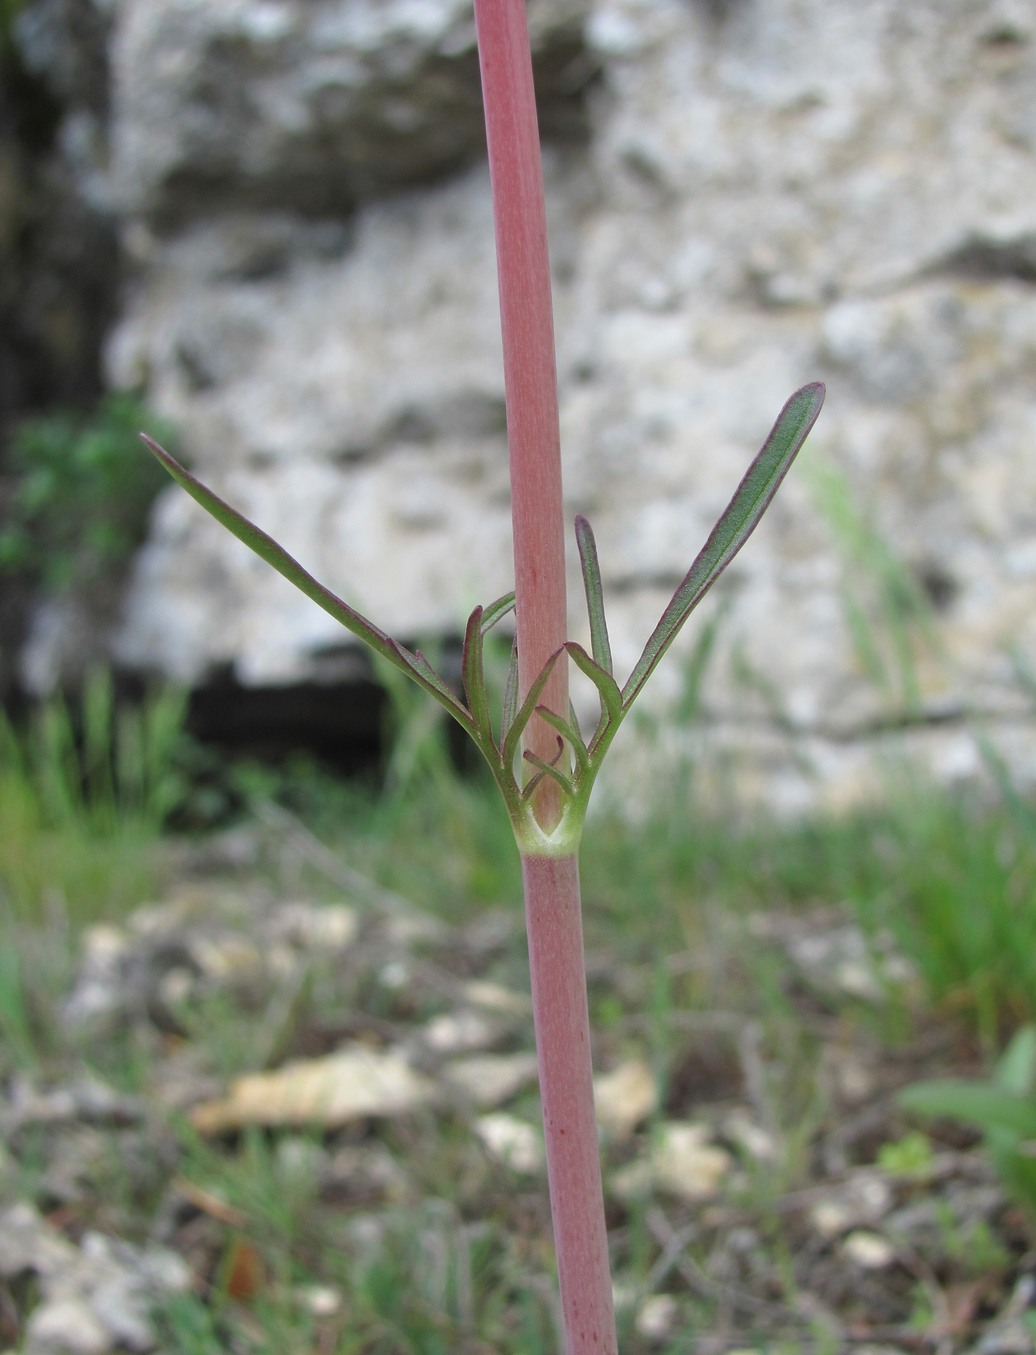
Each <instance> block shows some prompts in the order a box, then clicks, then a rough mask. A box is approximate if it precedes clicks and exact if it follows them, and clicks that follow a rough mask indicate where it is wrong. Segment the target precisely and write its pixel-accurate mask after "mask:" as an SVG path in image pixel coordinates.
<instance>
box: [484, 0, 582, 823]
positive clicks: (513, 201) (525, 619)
mask: <svg viewBox="0 0 1036 1355" xmlns="http://www.w3.org/2000/svg"><path fill="white" fill-rule="evenodd" d="M475 22H476V26H477V30H478V47H479V60H480V63H481V68H482V91H483V101H484V103H485V112H486V139H487V142H488V146H489V171H490V179H491V182H492V188H493V216H494V221H495V225H496V252H497V273H498V277H499V287H500V313H501V321H502V327H503V340H504V389H505V393H506V403H507V435H508V443H509V449H510V465H511V517H512V522H513V524H514V572H515V595H516V605H515V617H516V624H517V628H518V685H519V692H520V696H521V697H524V695H525V693H526V692H527V691H528V690H529V688H530V686H531V685H532V683H533V682H534V681H535V679H536V677H537V676H538V674H539V673H540V672H541V671H542V669H543V666H544V664H545V663H546V662H547V660H548V659H549V658H550V656H551V655H552V654H553V653H555V652H556V651H557V650H558V649H559V648H560V647H561V646H562V645H563V644H564V642H565V640H566V639H567V638H568V615H567V604H566V598H565V524H564V515H563V508H562V497H561V439H560V433H559V428H558V390H557V370H556V365H555V357H554V319H553V309H552V305H551V290H550V260H549V256H548V252H547V216H546V209H545V207H544V201H543V167H542V163H541V160H540V139H539V130H538V127H537V122H536V100H535V93H534V90H533V82H532V55H531V51H530V48H529V33H528V25H527V22H526V17H525V0H475ZM542 700H543V705H545V706H546V707H547V708H548V709H550V710H552V711H553V712H554V713H555V714H558V715H561V716H564V717H565V718H567V717H568V674H567V668H566V665H565V664H564V663H558V664H557V665H556V666H555V669H554V673H553V675H552V677H551V680H550V682H549V683H548V684H547V687H546V689H545V691H544V694H543V698H542ZM525 747H526V749H527V751H529V752H532V753H535V754H536V755H537V756H538V757H540V758H542V759H543V760H544V761H545V762H552V761H553V760H554V758H555V757H556V756H557V751H558V736H557V734H556V733H555V732H554V730H552V729H551V728H550V726H549V725H547V724H546V723H545V722H544V721H543V720H540V719H538V718H533V720H532V721H530V724H529V729H528V732H527V735H526V741H525ZM535 807H536V812H537V817H538V818H539V820H540V823H541V825H542V826H543V827H544V828H546V829H547V830H548V831H549V830H550V829H551V828H553V827H554V825H555V823H556V822H557V818H558V815H559V811H560V799H559V789H558V787H557V786H556V785H555V784H554V783H553V782H552V781H550V780H549V779H545V780H544V782H543V784H542V787H541V789H540V791H539V793H538V795H537V801H536V806H535Z"/></svg>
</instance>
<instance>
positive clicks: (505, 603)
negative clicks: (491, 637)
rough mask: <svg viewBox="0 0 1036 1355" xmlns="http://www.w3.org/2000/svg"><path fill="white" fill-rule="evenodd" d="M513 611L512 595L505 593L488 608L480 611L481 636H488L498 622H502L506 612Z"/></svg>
mask: <svg viewBox="0 0 1036 1355" xmlns="http://www.w3.org/2000/svg"><path fill="white" fill-rule="evenodd" d="M513 611H514V594H513V593H505V594H504V596H503V597H502V598H497V600H496V601H495V602H491V603H490V604H489V606H488V607H483V609H482V634H483V635H488V633H489V632H490V631H491V630H492V629H493V627H494V626H495V625H496V623H497V622H498V621H502V620H503V619H504V617H505V616H506V615H507V614H508V612H513Z"/></svg>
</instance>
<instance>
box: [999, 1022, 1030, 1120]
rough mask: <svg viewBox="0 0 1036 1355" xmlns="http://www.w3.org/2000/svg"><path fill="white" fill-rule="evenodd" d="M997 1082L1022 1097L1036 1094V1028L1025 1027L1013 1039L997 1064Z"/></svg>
mask: <svg viewBox="0 0 1036 1355" xmlns="http://www.w3.org/2000/svg"><path fill="white" fill-rule="evenodd" d="M996 1080H997V1084H998V1085H999V1086H1001V1087H1004V1088H1006V1089H1007V1091H1011V1092H1018V1093H1019V1095H1022V1096H1025V1095H1028V1096H1030V1097H1032V1096H1033V1093H1034V1092H1036V1026H1023V1027H1022V1028H1021V1030H1019V1031H1018V1033H1017V1034H1016V1035H1015V1037H1014V1038H1013V1039H1012V1041H1011V1043H1010V1044H1009V1045H1008V1046H1007V1048H1006V1049H1005V1050H1004V1052H1003V1054H1001V1056H1000V1059H999V1061H998V1062H997V1065H996ZM1034 1104H1036V1099H1034Z"/></svg>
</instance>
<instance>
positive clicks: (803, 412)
mask: <svg viewBox="0 0 1036 1355" xmlns="http://www.w3.org/2000/svg"><path fill="white" fill-rule="evenodd" d="M823 402H824V386H823V384H822V383H821V382H819V381H817V382H812V383H811V384H810V385H807V386H803V387H802V389H801V390H798V391H796V392H795V394H794V395H792V396H791V398H790V399H789V400H788V401H787V403H786V404H785V406H784V408H783V409H782V410H781V412H780V414H779V415H778V416H777V421H776V423H775V424H774V426H773V428H772V429H771V431H770V435H769V437H768V438H767V439H766V441H765V442H764V444H763V446H762V449H761V450H760V452H759V453H758V455H757V456H756V457H755V459H754V460H753V461H752V464H751V465H750V466H749V468H748V471H747V472H746V474H745V476H744V479H743V480H742V481H741V483H740V485H739V486H738V487H737V490H736V491H735V493H734V496H733V498H732V499H731V500H730V503H729V504H728V505H727V507H726V509H725V510H724V512H723V514H722V516H721V517H720V519H719V521H718V522H717V523H716V525H715V527H714V528H713V529H712V532H711V533H710V535H709V538H708V540H707V541H706V542H705V545H704V546H703V547H702V549H701V551H700V552H699V554H698V557H697V559H696V560H695V561H694V563H693V564H692V565H691V567H690V569H689V570H688V571H687V573H686V575H685V576H684V578H683V580H682V582H681V583H680V586H679V587H678V588H677V590H676V592H675V593H674V594H673V596H672V598H671V600H670V602H669V604H668V605H667V607H666V608H665V611H664V612H663V613H662V616H661V618H660V619H659V622H658V624H657V626H656V627H655V629H654V630H653V631H652V633H651V635H650V637H649V639H648V641H647V644H646V645H645V646H644V652H643V653H642V654H641V656H640V658H639V660H638V661H637V663H636V665H635V666H634V668H633V671H632V673H631V674H630V676H629V677H628V678H627V680H626V683H625V685H624V686H622V687H620V686H619V684H618V682H617V681H616V679H615V677H614V675H613V672H612V657H611V645H610V643H609V640H608V627H607V623H606V621H605V614H604V594H603V589H602V586H601V571H600V567H599V565H598V561H597V547H596V544H595V542H594V536H593V532H592V531H591V530H590V524H589V523H588V522H587V520H586V519H585V518H584V517H577V518H576V520H575V531H576V542H577V545H578V548H579V560H580V565H581V568H582V575H583V587H584V590H585V593H586V605H587V611H588V613H589V620H590V649H591V652H590V653H589V654H588V653H587V652H586V650H585V649H584V648H583V646H582V645H579V644H577V643H575V642H574V641H571V640H570V641H567V642H566V643H565V644H564V645H563V646H562V647H561V649H559V650H558V651H557V652H556V653H554V654H552V655H551V657H550V658H549V659H548V660H547V663H546V664H545V666H544V668H543V670H542V671H541V672H540V674H539V676H538V677H537V678H536V680H535V682H533V684H532V686H531V687H530V689H529V691H528V692H527V693H526V694H525V697H524V699H523V700H522V701H521V703H520V704H519V701H518V668H517V651H516V650H512V655H511V665H510V669H509V672H508V677H507V683H506V686H505V689H504V702H503V712H502V715H501V719H500V723H499V726H498V730H496V731H494V728H493V721H492V717H491V714H490V709H489V700H488V696H487V692H486V681H485V672H484V666H483V647H484V641H485V637H486V635H487V633H488V632H489V631H490V630H491V629H492V627H493V626H495V625H496V624H497V622H499V621H500V620H501V619H502V618H503V617H505V616H507V615H508V614H509V613H510V612H511V611H512V610H513V608H514V594H513V593H509V594H507V596H505V597H502V598H499V599H498V600H497V601H496V602H493V603H491V604H490V605H489V606H488V607H484V608H483V607H476V608H475V610H474V611H473V612H472V613H471V616H470V617H469V619H468V623H467V627H466V629H465V634H464V648H463V652H462V657H461V677H462V683H463V689H464V700H461V699H460V698H459V697H458V696H457V694H456V693H455V692H454V691H453V690H452V689H451V688H450V687H449V686H448V685H447V683H446V682H445V681H444V680H443V679H442V677H440V675H439V674H438V673H437V672H436V671H435V669H434V668H433V667H432V665H431V664H430V663H429V662H428V660H427V659H426V658H425V656H424V655H423V654H422V653H421V651H420V650H416V651H415V650H411V649H408V648H407V647H406V646H405V645H402V644H400V643H399V641H398V640H394V639H393V638H392V637H391V636H390V635H387V634H386V633H385V632H384V631H383V630H381V629H380V628H379V627H378V626H376V625H374V623H373V622H372V621H368V620H367V618H366V617H365V616H362V615H361V614H360V613H359V612H357V611H356V610H355V609H354V608H352V607H350V606H349V605H348V603H346V602H343V601H342V599H341V598H340V597H337V596H336V595H335V594H334V593H332V592H331V590H330V589H329V588H326V587H325V586H324V585H323V584H322V583H320V582H319V581H318V580H317V579H315V578H314V577H313V575H312V574H310V573H309V572H308V571H307V570H305V569H304V568H303V567H302V565H300V564H299V562H298V561H297V560H295V559H294V558H293V557H292V556H291V555H289V554H288V552H287V551H286V550H284V549H283V547H282V546H280V545H278V543H277V542H276V541H274V540H273V538H272V537H270V536H268V535H267V534H266V532H264V531H262V530H261V528H259V527H257V526H255V524H254V523H252V522H250V521H249V520H248V519H247V518H246V517H244V516H243V515H242V514H241V513H239V512H238V511H237V510H236V509H234V508H232V507H231V506H230V505H229V504H228V503H225V502H224V500H222V499H221V498H220V497H219V496H218V495H216V494H214V493H213V492H212V490H210V489H209V488H207V486H205V485H203V484H202V483H201V482H200V481H199V480H198V479H197V478H196V477H195V476H193V475H192V474H191V473H190V472H189V471H187V470H186V469H185V468H184V467H183V466H181V465H180V463H179V462H178V461H177V460H176V459H175V458H174V457H172V456H170V454H169V453H168V452H167V451H165V449H164V448H162V447H160V446H159V445H158V443H156V442H155V441H154V440H153V439H151V438H149V437H148V436H147V435H146V434H142V435H141V436H142V437H143V439H144V441H145V442H146V443H147V445H148V447H149V448H150V449H151V451H152V452H153V453H154V454H155V456H156V457H157V458H158V459H159V461H160V462H161V463H162V464H163V465H164V466H165V468H166V470H168V472H169V473H170V475H171V476H172V477H173V479H174V480H176V481H177V482H178V483H179V484H180V485H182V486H183V488H184V489H185V490H186V491H187V493H188V494H190V495H191V496H192V498H194V499H196V500H197V501H198V503H200V504H201V506H202V507H203V508H204V509H206V510H207V511H208V512H209V513H211V514H212V516H213V517H214V518H216V520H217V521H218V522H220V523H222V525H223V526H224V527H226V528H227V529H228V531H230V532H232V533H233V534H234V536H236V537H237V538H238V539H239V540H240V541H243V542H244V544H245V545H246V546H248V547H249V548H250V549H251V550H253V551H254V552H255V553H256V555H258V556H260V557H261V558H262V559H263V560H265V561H266V562H267V564H270V565H272V566H273V568H274V569H276V570H277V572H278V573H279V574H282V575H283V576H284V578H286V579H287V580H288V581H289V582H291V583H293V584H294V585H295V587H296V588H298V589H299V590H300V591H301V592H303V593H305V595H306V596H307V597H308V598H311V599H312V600H313V601H314V602H315V603H317V604H318V606H320V607H323V609H324V610H325V611H326V612H328V613H329V614H330V615H331V616H333V617H334V618H335V620H336V621H338V622H340V623H341V624H342V625H343V626H345V627H346V629H347V630H349V631H351V632H352V633H353V634H354V635H355V636H357V637H358V638H359V639H360V640H362V641H363V642H364V643H365V644H367V645H369V646H370V648H371V649H372V650H374V652H375V653H376V654H380V655H381V656H382V658H384V659H386V660H387V661H388V662H389V663H391V664H393V665H394V666H395V667H396V668H399V669H400V670H402V672H404V673H406V675H407V676H408V677H409V678H411V679H412V680H413V681H414V682H416V683H417V684H418V686H420V687H423V688H424V689H425V691H427V692H428V693H429V694H430V695H431V696H433V697H434V698H435V699H436V700H437V701H438V702H439V704H440V705H441V706H443V707H444V709H445V710H446V711H447V712H448V713H449V714H450V715H451V716H452V717H453V719H454V720H456V721H457V723H458V724H459V725H460V726H461V727H462V728H463V729H464V730H466V731H467V733H468V734H469V735H470V737H471V738H472V739H473V740H474V742H475V744H476V746H477V747H478V749H479V751H480V752H481V753H482V755H483V757H484V758H485V759H486V761H487V762H488V764H489V766H490V769H491V770H492V773H493V776H494V778H495V780H496V782H497V784H498V786H499V787H500V790H501V792H502V794H503V797H504V801H505V803H506V805H507V809H508V812H509V814H510V816H511V821H512V824H513V825H514V828H515V832H516V835H517V836H518V837H519V842H520V843H521V842H523V841H524V842H526V843H527V844H528V845H532V842H533V841H536V840H539V842H538V845H539V846H540V847H541V848H549V847H550V845H551V843H552V842H554V843H557V844H558V845H560V844H562V843H566V844H567V843H568V842H569V841H570V840H571V837H572V834H573V832H575V834H576V835H578V830H579V827H580V825H581V823H582V819H583V816H584V815H585V812H586V804H587V801H588V799H589V795H590V789H591V787H592V785H593V782H594V778H595V777H596V775H597V772H598V771H599V770H600V766H601V762H602V760H603V758H604V754H605V752H606V751H607V748H608V746H609V745H610V743H611V741H612V739H613V738H614V736H615V732H616V730H617V729H618V727H619V725H620V723H621V722H622V720H623V719H624V718H625V716H626V714H627V712H628V711H629V709H630V707H631V706H632V704H633V702H634V701H635V700H636V698H637V696H638V695H639V693H640V691H641V689H642V688H643V686H644V684H645V682H646V681H647V679H648V678H649V677H650V675H651V673H652V672H653V670H654V668H655V665H656V664H657V663H658V661H659V660H660V659H661V657H662V655H663V654H664V653H665V652H666V650H667V649H668V648H669V646H670V645H671V644H672V642H673V640H674V639H675V638H676V636H677V634H678V632H679V630H680V628H681V627H682V625H683V623H684V622H685V621H686V620H687V617H688V616H689V615H690V613H691V612H692V611H693V609H694V608H695V607H696V606H697V604H698V603H699V602H700V601H701V599H702V597H704V595H705V593H706V592H707V591H708V589H709V588H710V587H711V585H712V584H713V583H714V582H715V581H716V579H717V578H718V577H719V576H720V574H721V573H722V572H723V570H724V569H725V568H726V567H727V565H728V564H729V563H730V561H731V560H732V559H733V558H734V556H735V555H736V554H737V552H738V551H739V550H740V549H741V547H742V546H743V545H744V543H745V542H746V541H747V540H748V538H749V536H750V535H751V533H752V531H753V530H754V529H755V526H756V524H757V523H758V522H759V519H760V518H761V517H762V515H763V513H764V512H765V511H766V509H767V507H768V506H769V503H770V500H771V499H772V498H773V496H774V494H775V493H776V491H777V488H778V486H779V485H780V483H781V481H782V480H783V479H784V476H785V475H786V473H787V471H788V468H789V466H790V465H791V463H792V461H793V460H794V458H795V455H796V453H797V452H798V450H799V448H800V447H801V446H802V444H803V442H804V441H805V439H806V436H807V434H808V433H809V431H810V429H811V428H812V427H813V424H814V423H815V421H816V418H817V415H818V414H819V413H820V408H821V405H822V404H823ZM563 654H567V656H568V657H569V658H570V659H571V660H572V662H573V663H574V664H575V665H576V667H577V668H578V669H579V670H580V671H581V672H582V673H584V674H585V675H586V676H587V677H588V678H589V679H590V681H591V682H592V683H593V684H594V686H595V687H596V689H597V693H598V696H599V698H600V718H599V719H598V722H597V728H596V729H595V730H594V733H593V735H592V736H591V738H590V740H589V741H588V742H587V741H586V740H584V738H583V736H582V734H581V733H580V731H579V726H578V724H577V722H576V718H575V715H574V713H570V715H569V718H568V719H563V718H562V717H561V716H558V715H557V714H555V713H554V712H553V711H550V710H548V709H546V708H545V707H544V706H541V705H540V704H539V702H540V697H541V695H542V693H543V689H544V687H545V686H546V684H547V681H548V679H549V677H550V674H551V672H552V671H553V669H554V665H555V664H556V663H557V662H558V661H559V660H560V659H561V657H562V655H563ZM534 713H535V714H538V715H539V716H540V717H541V718H542V719H544V720H546V721H547V722H548V724H550V725H551V726H552V727H553V728H554V730H555V731H556V733H557V735H558V757H557V759H556V760H555V761H554V762H553V763H547V762H545V761H543V760H542V759H540V758H537V757H535V756H534V755H533V754H531V753H528V752H526V753H525V754H524V758H525V760H527V762H529V763H531V764H532V766H533V769H534V770H533V774H532V775H531V776H529V777H528V778H527V779H526V778H522V777H520V776H519V775H517V774H516V771H515V768H516V765H518V751H519V747H520V744H521V739H522V734H523V732H524V731H525V728H526V726H527V725H528V723H529V721H530V719H531V718H532V716H533V714H534ZM565 745H567V746H568V747H569V748H570V750H571V758H569V759H562V756H561V754H562V753H563V750H564V747H565ZM566 763H567V764H568V765H566ZM545 776H548V777H550V778H551V779H552V780H554V781H555V782H557V783H558V785H559V786H560V787H561V789H562V792H563V810H562V818H561V822H560V823H559V825H558V826H557V827H556V828H555V830H554V832H553V834H550V835H547V834H544V833H543V832H542V830H541V829H539V827H538V825H537V824H536V821H535V816H534V815H533V813H532V808H531V798H532V795H533V793H534V791H535V789H536V787H537V786H538V785H539V783H540V782H541V781H542V779H543V778H544V777H545Z"/></svg>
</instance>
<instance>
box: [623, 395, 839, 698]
mask: <svg viewBox="0 0 1036 1355" xmlns="http://www.w3.org/2000/svg"><path fill="white" fill-rule="evenodd" d="M823 403H824V386H823V383H822V382H820V381H814V382H812V383H811V384H810V385H808V386H803V387H802V389H801V390H799V391H796V392H795V394H794V395H793V396H792V397H791V398H790V399H789V400H788V402H787V403H786V404H785V406H784V408H783V409H782V410H781V412H780V414H779V415H778V416H777V422H776V423H775V424H774V426H773V428H772V429H771V430H770V435H769V437H768V438H767V439H766V441H765V443H764V444H763V446H762V449H761V451H760V452H759V453H758V455H757V456H756V457H755V459H754V460H753V462H752V464H751V465H750V466H749V468H748V470H747V472H746V473H745V476H744V479H743V480H742V481H741V483H740V485H738V487H737V489H736V491H735V493H734V497H733V498H732V499H731V500H730V503H729V504H728V505H727V507H726V509H725V510H724V513H723V516H722V517H721V518H720V520H719V521H718V522H717V523H716V525H715V527H714V528H713V529H712V532H711V533H710V535H709V539H708V540H707V541H706V543H705V545H704V546H703V547H702V549H701V552H700V554H699V555H698V558H697V559H696V560H695V562H694V564H693V565H691V567H690V569H689V570H688V571H687V573H686V575H685V576H684V579H683V582H682V583H681V584H680V586H679V588H677V590H676V592H675V593H674V594H673V598H672V601H671V602H670V603H669V605H668V607H666V609H665V611H664V612H663V613H662V617H661V619H660V621H659V623H658V625H657V626H656V627H655V629H654V631H653V632H652V634H651V637H650V639H649V640H648V642H647V644H646V645H645V647H644V652H643V654H642V655H641V656H640V659H639V660H638V661H637V664H636V667H635V668H634V669H633V672H632V673H631V674H630V677H629V680H628V681H627V683H626V685H625V687H624V688H623V690H622V699H623V704H624V705H625V706H626V707H628V706H629V705H630V703H631V702H632V701H633V700H634V699H635V697H636V696H637V694H638V693H639V691H640V689H641V688H642V687H643V685H644V683H645V682H646V681H647V679H648V677H649V676H650V675H651V673H652V671H653V670H654V668H655V665H656V664H657V663H658V661H659V659H660V658H661V657H662V655H663V654H664V653H665V652H666V650H667V649H668V648H669V646H670V645H671V644H672V643H673V640H674V639H675V638H676V636H677V634H678V633H679V630H680V627H681V626H682V625H683V623H684V622H685V621H686V620H687V618H688V616H689V615H690V614H691V612H692V611H693V609H694V608H695V607H696V606H697V605H698V603H699V602H700V601H701V599H702V598H703V597H704V596H705V594H706V592H707V591H708V589H709V588H710V587H711V586H712V584H713V583H715V581H716V580H717V579H718V578H719V576H720V574H722V573H723V571H724V569H726V567H727V565H729V564H730V562H731V560H733V558H734V556H735V555H736V554H737V553H738V551H739V550H740V549H741V547H742V546H743V545H744V544H745V542H746V541H747V540H748V538H749V537H750V536H751V534H752V532H753V531H754V530H755V527H756V525H757V524H758V522H759V519H760V518H761V517H762V515H763V513H765V512H766V509H767V508H768V507H769V504H770V501H771V499H772V498H773V496H774V494H775V493H776V492H777V488H778V486H779V485H780V483H781V481H782V480H783V479H784V477H785V475H786V474H787V472H788V468H789V466H790V465H791V463H792V461H793V460H794V459H795V455H796V453H797V452H798V450H799V448H800V447H801V446H802V444H803V443H804V442H805V440H806V437H807V435H808V433H809V430H810V429H811V428H812V427H813V425H814V423H815V422H816V419H817V415H818V414H819V413H820V407H821V405H822V404H823Z"/></svg>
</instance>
